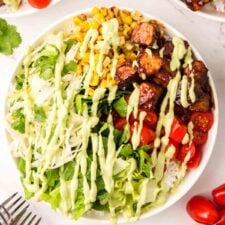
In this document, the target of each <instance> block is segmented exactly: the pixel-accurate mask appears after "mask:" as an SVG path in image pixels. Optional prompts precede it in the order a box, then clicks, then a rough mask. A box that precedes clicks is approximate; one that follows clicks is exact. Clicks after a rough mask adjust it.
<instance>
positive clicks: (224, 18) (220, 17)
mask: <svg viewBox="0 0 225 225" xmlns="http://www.w3.org/2000/svg"><path fill="white" fill-rule="evenodd" d="M173 1H174V2H175V3H177V4H178V5H180V6H181V7H182V8H185V9H187V10H188V11H189V12H191V13H194V14H196V15H198V16H201V17H204V18H206V19H209V20H213V21H216V22H225V12H224V13H220V12H217V11H216V10H215V15H213V14H209V13H207V12H204V11H202V10H200V11H192V10H191V9H189V8H188V7H187V6H186V5H185V3H184V2H183V1H182V0H173Z"/></svg>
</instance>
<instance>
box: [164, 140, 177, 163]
mask: <svg viewBox="0 0 225 225" xmlns="http://www.w3.org/2000/svg"><path fill="white" fill-rule="evenodd" d="M171 146H174V147H175V152H174V155H173V157H172V159H176V158H177V155H178V153H179V148H180V146H179V143H177V142H175V141H173V140H170V141H169V144H168V145H167V147H166V150H167V149H168V148H169V147H171Z"/></svg>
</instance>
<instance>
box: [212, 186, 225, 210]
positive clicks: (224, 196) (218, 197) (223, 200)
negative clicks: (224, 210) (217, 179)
mask: <svg viewBox="0 0 225 225" xmlns="http://www.w3.org/2000/svg"><path fill="white" fill-rule="evenodd" d="M212 196H213V200H214V202H215V203H216V204H218V205H221V206H225V184H222V185H220V186H218V187H216V188H215V189H213V190H212Z"/></svg>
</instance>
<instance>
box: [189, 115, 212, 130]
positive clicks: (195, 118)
mask: <svg viewBox="0 0 225 225" xmlns="http://www.w3.org/2000/svg"><path fill="white" fill-rule="evenodd" d="M190 120H191V121H192V123H193V124H194V129H195V130H198V131H203V132H207V131H209V130H210V128H211V127H212V125H213V115H212V113H211V112H195V113H193V114H192V115H191V119H190Z"/></svg>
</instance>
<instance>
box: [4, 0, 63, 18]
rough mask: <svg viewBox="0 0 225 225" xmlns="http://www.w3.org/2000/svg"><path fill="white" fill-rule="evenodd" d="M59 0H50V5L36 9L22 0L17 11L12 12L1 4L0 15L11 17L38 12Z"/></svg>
mask: <svg viewBox="0 0 225 225" xmlns="http://www.w3.org/2000/svg"><path fill="white" fill-rule="evenodd" d="M59 1H61V0H52V1H51V3H50V5H49V6H48V7H47V8H45V9H36V8H33V7H32V6H30V5H29V3H28V1H27V0H23V3H22V5H21V6H20V8H19V9H18V11H16V12H12V10H11V9H10V8H9V7H8V6H1V7H0V17H3V18H12V17H20V16H26V15H30V14H33V13H36V12H39V11H41V10H46V9H48V8H49V7H51V6H53V5H55V4H56V3H58V2H59Z"/></svg>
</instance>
